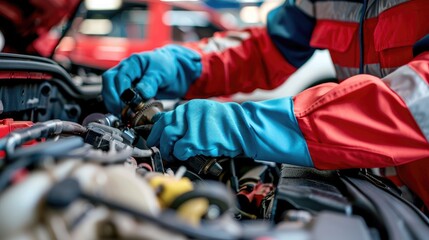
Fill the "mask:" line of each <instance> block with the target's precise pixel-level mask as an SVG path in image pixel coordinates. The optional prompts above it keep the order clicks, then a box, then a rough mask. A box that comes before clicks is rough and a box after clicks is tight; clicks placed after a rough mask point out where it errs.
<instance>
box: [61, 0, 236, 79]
mask: <svg viewBox="0 0 429 240" xmlns="http://www.w3.org/2000/svg"><path fill="white" fill-rule="evenodd" d="M91 2H94V0H92V1H91V0H87V1H86V2H85V4H82V5H81V8H80V9H79V10H78V13H77V17H76V18H75V20H74V22H73V23H72V27H71V29H70V31H69V32H68V33H67V35H66V36H65V37H64V38H63V40H62V41H61V42H60V44H59V46H58V48H57V50H56V53H55V55H54V59H55V60H56V61H58V62H60V63H62V64H63V65H65V66H67V67H70V69H71V71H72V72H76V71H77V70H81V69H87V70H88V69H90V71H91V72H94V71H97V70H99V71H104V70H106V69H107V68H110V67H112V66H114V65H116V64H117V63H118V62H119V61H120V60H122V59H124V58H125V57H127V56H129V55H130V54H132V53H135V52H142V51H147V50H152V49H154V48H157V47H160V46H163V45H165V44H168V43H173V42H187V41H196V40H199V39H201V38H203V37H209V36H212V35H213V33H214V32H217V31H221V30H226V29H231V26H226V24H225V23H222V22H221V18H220V16H219V15H218V14H217V13H215V12H214V11H212V10H210V9H209V8H206V7H204V6H202V5H200V4H195V3H179V2H164V1H160V0H123V1H120V0H119V1H113V0H110V1H107V2H118V4H117V5H116V6H114V7H112V6H108V7H110V9H106V3H105V2H104V1H98V2H101V4H102V5H100V6H97V5H94V4H92V5H91Z"/></svg>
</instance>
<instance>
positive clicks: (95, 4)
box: [85, 0, 122, 10]
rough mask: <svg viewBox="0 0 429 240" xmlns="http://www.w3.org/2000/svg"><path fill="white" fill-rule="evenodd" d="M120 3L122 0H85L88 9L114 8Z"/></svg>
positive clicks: (118, 6)
mask: <svg viewBox="0 0 429 240" xmlns="http://www.w3.org/2000/svg"><path fill="white" fill-rule="evenodd" d="M121 5H122V0H85V7H86V9H88V10H115V9H119V8H120V7H121Z"/></svg>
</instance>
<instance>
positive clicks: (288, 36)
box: [267, 1, 316, 68]
mask: <svg viewBox="0 0 429 240" xmlns="http://www.w3.org/2000/svg"><path fill="white" fill-rule="evenodd" d="M315 23H316V20H315V19H314V18H312V17H310V16H308V15H306V14H305V13H304V12H303V11H301V10H300V9H299V8H297V7H296V6H295V5H294V4H292V3H290V2H288V1H286V3H285V4H283V5H282V6H280V7H278V8H276V9H274V10H273V11H271V12H270V13H269V15H268V19H267V29H268V34H269V35H270V37H271V40H272V41H273V42H274V44H275V45H276V47H277V49H279V50H280V52H281V53H282V55H283V57H284V58H285V59H286V60H287V61H288V62H289V63H290V64H291V65H292V66H294V67H296V68H299V67H301V66H302V65H303V64H304V63H305V62H306V61H307V60H308V59H309V58H310V57H311V56H312V55H313V53H314V51H315V49H314V48H312V47H310V39H311V35H312V32H313V29H314V25H315Z"/></svg>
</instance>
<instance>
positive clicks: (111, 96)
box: [102, 68, 121, 114]
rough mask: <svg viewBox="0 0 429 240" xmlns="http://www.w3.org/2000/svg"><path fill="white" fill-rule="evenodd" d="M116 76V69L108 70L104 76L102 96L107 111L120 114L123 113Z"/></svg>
mask: <svg viewBox="0 0 429 240" xmlns="http://www.w3.org/2000/svg"><path fill="white" fill-rule="evenodd" d="M116 75H117V69H116V68H114V69H111V70H108V71H106V72H105V73H104V74H103V75H102V79H103V88H102V96H103V100H104V104H105V106H106V108H107V110H108V111H109V112H111V113H113V114H119V113H120V112H121V100H120V96H119V94H118V89H117V84H116V83H115V82H114V79H115V76H116Z"/></svg>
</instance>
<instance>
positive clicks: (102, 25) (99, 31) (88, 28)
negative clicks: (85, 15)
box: [79, 19, 112, 35]
mask: <svg viewBox="0 0 429 240" xmlns="http://www.w3.org/2000/svg"><path fill="white" fill-rule="evenodd" d="M111 31H112V22H111V21H110V20H109V19H85V20H84V21H83V22H82V24H81V25H80V27H79V32H81V33H83V34H87V35H106V34H109V33H110V32H111Z"/></svg>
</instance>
